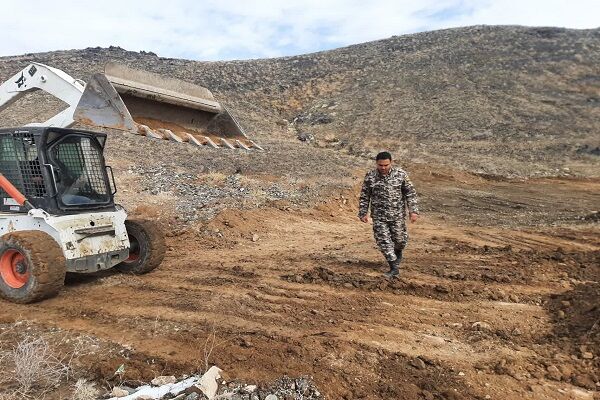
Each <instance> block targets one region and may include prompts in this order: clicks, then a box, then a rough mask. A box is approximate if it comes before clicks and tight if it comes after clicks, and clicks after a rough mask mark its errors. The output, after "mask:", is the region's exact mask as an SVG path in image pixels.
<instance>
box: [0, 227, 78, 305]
mask: <svg viewBox="0 0 600 400" xmlns="http://www.w3.org/2000/svg"><path fill="white" fill-rule="evenodd" d="M66 271H67V266H66V261H65V257H64V255H63V252H62V249H61V248H60V246H59V244H58V243H56V241H55V240H54V239H53V238H52V236H50V235H48V234H47V233H45V232H41V231H22V232H13V233H8V234H6V235H4V236H3V237H2V239H1V240H0V296H2V297H3V298H5V299H7V300H10V301H12V302H15V303H32V302H34V301H39V300H42V299H45V298H47V297H51V296H54V295H56V294H57V293H58V292H59V291H60V289H61V288H62V287H63V285H64V284H65V273H66Z"/></svg>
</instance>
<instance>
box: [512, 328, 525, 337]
mask: <svg viewBox="0 0 600 400" xmlns="http://www.w3.org/2000/svg"><path fill="white" fill-rule="evenodd" d="M522 334H523V332H521V330H520V329H519V328H515V329H513V330H512V335H513V336H521V335H522Z"/></svg>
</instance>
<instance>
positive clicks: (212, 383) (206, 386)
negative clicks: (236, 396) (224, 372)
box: [194, 365, 221, 399]
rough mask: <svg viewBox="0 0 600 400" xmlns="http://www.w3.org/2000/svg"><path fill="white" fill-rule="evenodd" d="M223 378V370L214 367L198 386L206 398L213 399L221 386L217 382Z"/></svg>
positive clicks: (201, 379)
mask: <svg viewBox="0 0 600 400" xmlns="http://www.w3.org/2000/svg"><path fill="white" fill-rule="evenodd" d="M220 377H221V368H219V367H216V366H214V365H213V366H212V367H210V368H209V369H208V371H206V372H205V373H204V375H202V377H201V378H200V380H199V381H198V383H197V384H196V385H194V386H196V387H197V388H198V389H200V390H201V391H202V393H204V395H205V396H206V397H208V398H209V399H212V398H213V397H215V395H216V394H217V390H218V389H219V384H218V383H217V380H218V379H219V378H220Z"/></svg>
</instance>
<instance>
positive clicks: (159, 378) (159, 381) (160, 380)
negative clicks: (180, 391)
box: [150, 375, 177, 386]
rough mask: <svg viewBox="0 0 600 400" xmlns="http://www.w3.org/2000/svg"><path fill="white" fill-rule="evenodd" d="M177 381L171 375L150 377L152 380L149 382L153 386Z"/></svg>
mask: <svg viewBox="0 0 600 400" xmlns="http://www.w3.org/2000/svg"><path fill="white" fill-rule="evenodd" d="M175 382H177V379H176V378H175V377H174V376H173V375H170V376H157V377H156V378H154V379H152V381H151V382H150V383H151V384H153V385H154V386H162V385H168V384H170V383H175Z"/></svg>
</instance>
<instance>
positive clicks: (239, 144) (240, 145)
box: [235, 140, 250, 150]
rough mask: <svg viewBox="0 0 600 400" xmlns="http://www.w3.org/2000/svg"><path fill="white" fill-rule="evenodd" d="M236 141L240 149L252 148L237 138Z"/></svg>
mask: <svg viewBox="0 0 600 400" xmlns="http://www.w3.org/2000/svg"><path fill="white" fill-rule="evenodd" d="M235 143H236V144H237V145H238V147H239V148H240V149H244V150H250V147H248V146H246V145H245V144H244V143H242V142H240V141H239V140H236V141H235Z"/></svg>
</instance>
